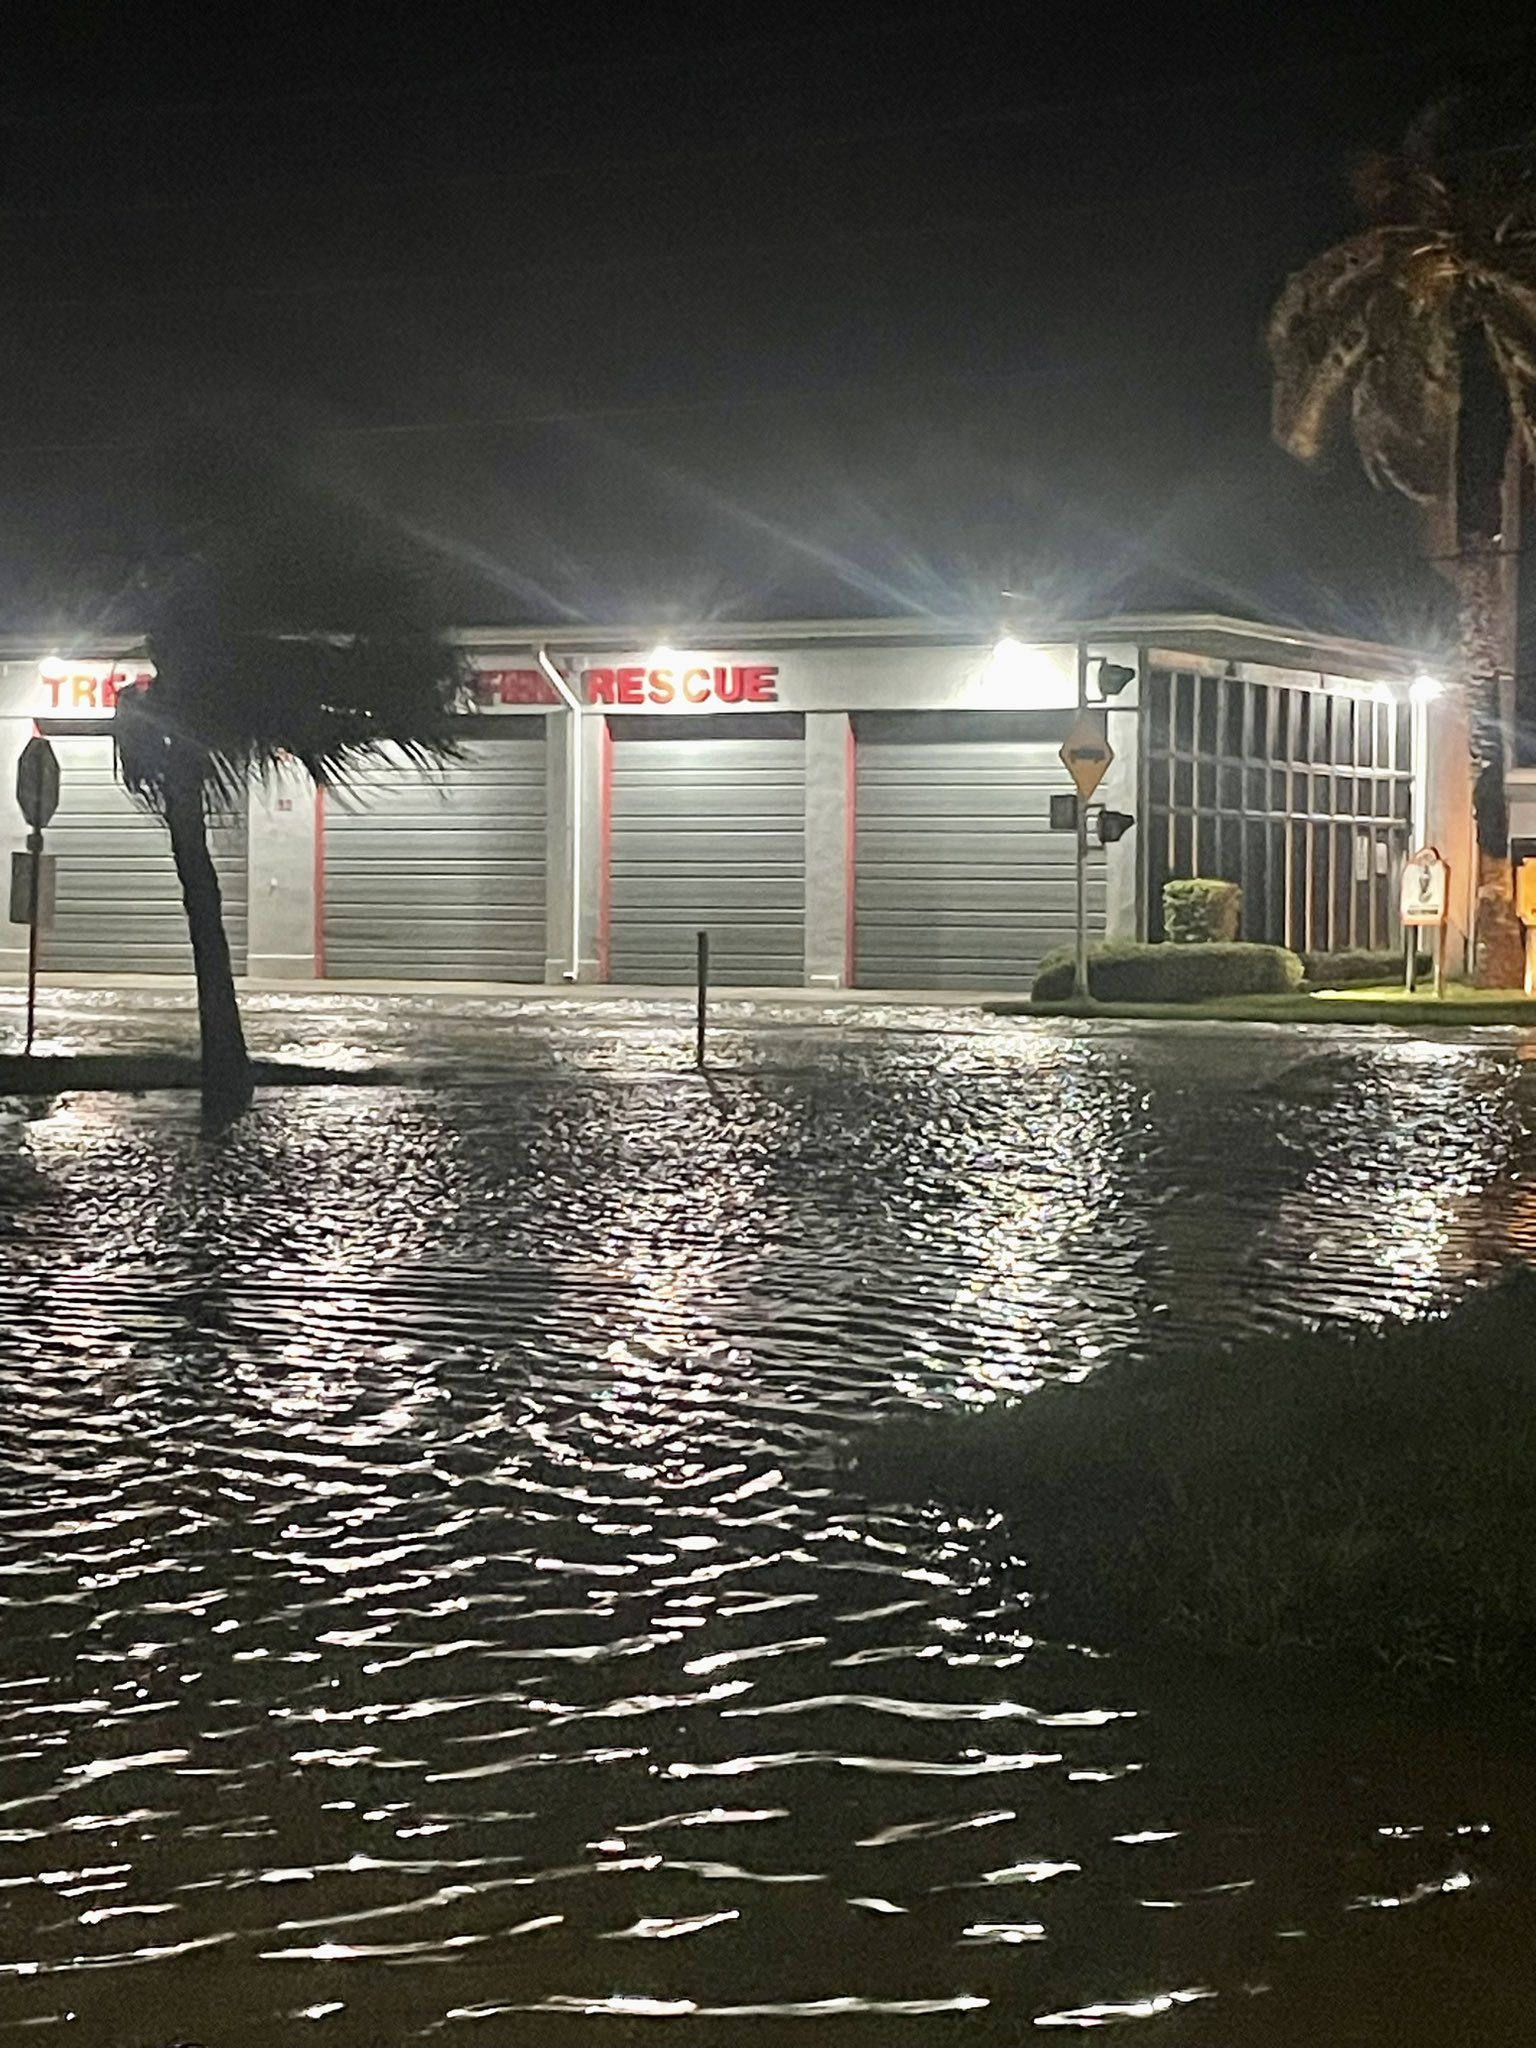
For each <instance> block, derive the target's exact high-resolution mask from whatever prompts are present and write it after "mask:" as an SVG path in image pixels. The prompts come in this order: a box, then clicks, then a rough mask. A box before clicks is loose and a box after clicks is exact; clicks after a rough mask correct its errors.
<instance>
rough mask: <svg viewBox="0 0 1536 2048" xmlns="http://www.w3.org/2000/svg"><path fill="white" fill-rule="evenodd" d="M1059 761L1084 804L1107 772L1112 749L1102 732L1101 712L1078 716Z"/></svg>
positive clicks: (1102, 715) (1065, 741)
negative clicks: (1074, 784) (1075, 786)
mask: <svg viewBox="0 0 1536 2048" xmlns="http://www.w3.org/2000/svg"><path fill="white" fill-rule="evenodd" d="M1061 758H1062V762H1063V765H1064V766H1065V768H1066V771H1067V773H1068V774H1069V775H1070V776H1071V778H1072V780H1073V781H1074V782H1075V783H1076V784H1077V793H1078V796H1079V797H1080V798H1081V800H1082V801H1083V802H1084V803H1087V801H1088V799H1089V797H1091V796H1092V795H1093V792H1094V791H1095V790H1096V789H1097V788H1098V786H1099V784H1100V783H1101V782H1102V781H1103V780H1104V777H1105V776H1106V775H1107V774H1108V773H1109V764H1110V762H1111V761H1113V760H1114V758H1115V750H1114V748H1113V747H1112V746H1111V745H1110V744H1109V736H1108V734H1107V733H1106V732H1105V730H1104V714H1103V712H1102V711H1099V712H1093V711H1084V712H1081V713H1079V715H1078V720H1077V723H1076V724H1075V725H1074V726H1073V728H1072V730H1071V731H1070V732H1069V733H1068V734H1067V736H1066V738H1065V739H1064V740H1063V741H1062V743H1061Z"/></svg>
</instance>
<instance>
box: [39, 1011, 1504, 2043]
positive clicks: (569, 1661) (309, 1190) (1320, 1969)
mask: <svg viewBox="0 0 1536 2048" xmlns="http://www.w3.org/2000/svg"><path fill="white" fill-rule="evenodd" d="M557 1036H558V1035H557ZM721 1058H722V1067H721V1070H720V1071H719V1073H718V1074H717V1076H716V1077H715V1078H714V1079H713V1080H712V1081H710V1082H705V1081H702V1080H700V1079H699V1078H698V1077H696V1076H695V1075H693V1074H691V1073H688V1072H686V1071H684V1070H683V1069H682V1068H681V1067H680V1065H679V1063H678V1060H677V1056H676V1045H675V1042H672V1041H669V1042H668V1043H666V1044H653V1043H650V1042H649V1041H646V1040H644V1038H643V1037H636V1036H634V1035H631V1037H630V1038H629V1039H627V1040H625V1039H624V1038H623V1035H622V1034H619V1036H618V1037H616V1036H615V1034H614V1032H613V1031H612V1030H611V1028H609V1027H608V1026H607V1025H605V1026H604V1027H603V1029H602V1030H601V1031H599V1032H598V1033H597V1034H596V1035H595V1036H584V1035H583V1032H582V1030H581V1028H580V1026H579V1025H577V1024H572V1025H571V1027H570V1030H569V1033H568V1037H567V1039H566V1041H565V1042H564V1043H563V1044H561V1043H559V1042H555V1043H553V1044H552V1045H551V1046H549V1047H546V1048H545V1049H544V1051H543V1052H541V1055H540V1058H539V1059H538V1061H537V1062H532V1063H530V1064H529V1066H528V1067H527V1069H526V1070H525V1071H515V1070H511V1069H509V1070H508V1072H507V1073H506V1074H504V1075H503V1076H501V1077H500V1078H499V1079H496V1080H490V1079H486V1080H484V1081H477V1082H476V1083H475V1084H474V1085H471V1086H467V1087H463V1088H458V1089H428V1088H423V1089H415V1090H408V1089H388V1090H356V1091H340V1090H334V1091H333V1090H326V1091H318V1092H314V1093H298V1092H290V1093H284V1094H281V1095H271V1096H267V1097H264V1098H263V1099H262V1100H261V1101H260V1103H259V1105H258V1107H257V1110H256V1111H255V1113H254V1114H253V1115H252V1117H251V1118H250V1119H249V1120H248V1121H247V1123H246V1124H245V1125H244V1126H243V1127H242V1128H241V1129H240V1130H239V1131H238V1132H237V1133H236V1134H235V1135H234V1136H233V1137H232V1138H230V1139H228V1140H226V1141H223V1142H221V1143H213V1144H208V1143H205V1142H204V1141H202V1140H201V1139H200V1137H199V1135H198V1131H197V1125H196V1119H195V1111H194V1109H193V1107H192V1105H191V1104H190V1103H188V1102H187V1101H185V1100H182V1099H173V1098H166V1097H162V1098H152V1099H146V1100H144V1101H141V1102H132V1101H127V1100H124V1099H118V1098H108V1097H98V1098H84V1097H76V1098H72V1099H67V1100H64V1101H61V1102H59V1103H57V1104H54V1105H52V1106H50V1107H49V1109H48V1110H47V1111H46V1112H45V1113H43V1114H40V1115H37V1116H34V1117H30V1118H23V1117H21V1116H20V1115H19V1114H16V1115H11V1116H9V1117H8V1118H7V1115H6V1112H4V1110H3V1109H0V1270H3V1273H4V1287H5V1294H4V1301H5V1332H4V1342H3V1358H0V1470H3V1473H4V1477H5V1486H4V1489H3V1491H0V2038H5V2039H10V2038H12V2037H14V2038H15V2039H16V2040H18V2041H21V2040H23V2039H31V2038H38V2039H42V2040H52V2039H59V2040H61V2041H82V2042H87V2043H92V2044H94V2043H98V2042H101V2043H107V2042H113V2043H116V2042H122V2043H129V2042H132V2043H137V2044H148V2043H154V2042H169V2041H173V2040H177V2041H181V2040H185V2041H199V2042H203V2043H206V2044H207V2048H224V2044H230V2048H256V2044H268V2043H288V2042H290V2041H302V2040H308V2039H314V2040H315V2041H317V2042H319V2043H335V2044H339V2048H363V2044H392V2043H395V2042H402V2043H404V2042H418V2041H419V2042H429V2043H432V2044H434V2048H436V2044H441V2048H458V2044H468V2043H485V2044H498V2048H499V2044H504V2043H514V2042H515V2043H519V2044H522V2043H527V2044H533V2048H544V2044H564V2043H577V2042H581V2043H586V2042H589V2041H591V2042H595V2043H599V2044H600V2043H602V2042H604V2041H612V2042H614V2043H616V2044H624V2043H629V2042H631V2041H639V2040H646V2041H657V2042H660V2043H663V2044H675V2048H715V2044H725V2043H736V2042H751V2043H755V2042H759V2041H760V2042H762V2043H764V2044H775V2048H778V2044H783V2048H807V2044H812V2043H814V2044H820V2043H823V2042H825V2043H828V2044H834V2043H844V2042H847V2043H850V2044H855V2048H874V2044H876V2043H879V2044H882V2048H883V2044H887V2043H893V2044H902V2043H914V2044H915V2043H918V2042H921V2043H923V2044H925V2048H927V2044H930V2043H935V2044H942V2043H944V2042H946V2041H955V2042H957V2043H972V2042H974V2043H978V2044H991V2043H994V2042H996V2043H1016V2042H1019V2041H1022V2040H1026V2039H1034V2038H1036V2037H1037V2036H1038V2037H1039V2038H1041V2039H1051V2038H1072V2037H1073V2036H1075V2035H1078V2034H1084V2033H1097V2032H1098V2031H1099V2030H1101V2029H1104V2028H1109V2027H1118V2028H1120V2029H1123V2030H1127V2031H1128V2033H1129V2036H1130V2038H1132V2039H1135V2040H1141V2039H1145V2040H1147V2041H1148V2042H1149V2043H1182V2042H1185V2041H1191V2042H1209V2043H1212V2044H1222V2048H1227V2044H1235V2048H1248V2044H1276V2048H1278V2044H1282V2043H1286V2044H1289V2043H1294V2042H1297V2041H1301V2040H1307V2039H1311V2040H1317V2041H1320V2042H1323V2041H1326V2042H1328V2043H1330V2044H1332V2043H1339V2044H1344V2043H1370V2044H1387V2043H1394V2044H1395V2043H1406V2044H1412V2048H1431V2044H1434V2048H1445V2044H1454V2043H1461V2042H1466V2043H1469V2044H1470V2043H1474V2042H1475V2043H1477V2044H1480V2048H1502V2044H1505V2043H1510V2044H1514V2043H1523V2042H1526V2041H1528V2040H1529V2039H1530V2038H1531V2035H1532V2032H1533V2023H1532V2020H1531V2018H1530V2015H1531V2012H1532V2001H1533V1996H1536V1958H1533V1954H1532V1950H1531V1944H1530V1941H1529V1927H1530V1924H1531V1917H1532V1912H1533V1909H1536V1837H1533V1834H1532V1826H1533V1823H1536V1767H1533V1765H1532V1763H1531V1762H1530V1761H1529V1760H1528V1758H1527V1753H1526V1751H1527V1744H1526V1741H1525V1737H1524V1733H1523V1731H1520V1730H1518V1729H1515V1730H1511V1731H1505V1732H1500V1730H1499V1729H1498V1728H1497V1726H1496V1725H1495V1724H1493V1723H1492V1722H1491V1721H1489V1720H1488V1719H1487V1717H1486V1716H1485V1715H1484V1714H1482V1713H1479V1712H1471V1711H1469V1712H1467V1713H1466V1714H1465V1715H1463V1714H1461V1713H1459V1712H1453V1711H1452V1710H1450V1709H1449V1708H1446V1709H1437V1710H1436V1714H1435V1716H1434V1717H1431V1716H1430V1715H1428V1714H1427V1713H1424V1712H1420V1711H1410V1710H1407V1709H1405V1710H1403V1711H1402V1712H1401V1713H1390V1714H1389V1713H1388V1712H1386V1711H1385V1710H1384V1709H1381V1708H1377V1707H1372V1706H1369V1705H1368V1704H1366V1703H1363V1702H1362V1703H1360V1704H1359V1706H1358V1707H1356V1708H1354V1709H1348V1708H1346V1709H1338V1708H1332V1707H1329V1708H1325V1707H1324V1706H1323V1705H1322V1704H1321V1703H1320V1702H1319V1701H1317V1700H1316V1699H1315V1698H1308V1699H1305V1700H1301V1699H1294V1698H1290V1697H1288V1696H1286V1694H1285V1693H1284V1692H1277V1693H1276V1694H1275V1695H1274V1696H1273V1697H1270V1698H1264V1697H1256V1696H1255V1695H1254V1694H1253V1692H1252V1690H1251V1689H1250V1690H1248V1692H1247V1693H1246V1695H1245V1696H1244V1697H1243V1698H1242V1699H1241V1700H1236V1699H1234V1697H1233V1696H1232V1693H1231V1690H1230V1686H1229V1683H1228V1682H1227V1681H1225V1680H1218V1679H1216V1678H1214V1677H1213V1676H1212V1675H1211V1674H1210V1673H1208V1672H1206V1673H1202V1672H1201V1671H1199V1670H1191V1671H1189V1672H1187V1673H1185V1674H1179V1673H1177V1672H1174V1673H1172V1674H1170V1672H1169V1671H1168V1670H1167V1669H1163V1668H1159V1669H1157V1670H1156V1671H1155V1672H1153V1671H1148V1670H1145V1669H1142V1668H1139V1667H1138V1666H1137V1665H1135V1664H1133V1663H1128V1662H1126V1661H1124V1660H1122V1659H1119V1658H1117V1657H1115V1656H1113V1655H1110V1654H1107V1653H1106V1652H1105V1650H1104V1649H1103V1647H1102V1646H1097V1645H1092V1644H1087V1645H1082V1644H1078V1645H1073V1644H1068V1643H1062V1642H1056V1641H1051V1640H1048V1639H1041V1638H1037V1635H1036V1633H1035V1629H1034V1627H1033V1625H1032V1617H1031V1610H1030V1604H1029V1574H1028V1566H1027V1561H1019V1560H1009V1558H1008V1552H1007V1543H1006V1538H1005V1535H1004V1533H1003V1532H1001V1531H999V1530H998V1529H995V1528H987V1527H984V1526H981V1525H979V1524H977V1523H974V1522H972V1521H969V1520H967V1519H965V1518H964V1517H961V1516H959V1515H956V1514H953V1513H945V1512H944V1511H943V1510H942V1509H940V1508H936V1507H932V1506H928V1505H925V1504H922V1503H915V1504H900V1503H898V1504H891V1503H884V1502H871V1501H869V1500H866V1499H864V1498H861V1496H860V1494H859V1492H858V1490H857V1486H856V1484H855V1483H854V1482H852V1481H850V1480H849V1479H848V1477H847V1476H846V1474H845V1468H844V1467H843V1465H842V1463H841V1456H842V1453H843V1451H844V1449H845V1447H846V1446H847V1445H848V1444H849V1443H850V1442H851V1441H855V1440H856V1439H857V1437H858V1435H859V1433H860V1432H862V1431H864V1430H866V1429H868V1428H870V1427H873V1426H877V1425H878V1423H879V1420H880V1418H881V1416H882V1415H884V1414H889V1413H891V1412H893V1411H898V1410H902V1409H904V1408H907V1407H909V1406H910V1405H911V1404H913V1403H927V1404H929V1405H932V1406H935V1407H943V1406H946V1405H950V1404H955V1403H971V1404H977V1403H983V1404H984V1403H987V1402H990V1401H993V1400H996V1399H997V1398H999V1397H1001V1396H1006V1395H1007V1394H1009V1393H1011V1392H1015V1391H1018V1390H1022V1389H1025V1388H1027V1387H1028V1386H1029V1385H1030V1384H1032V1383H1033V1382H1034V1381H1036V1380H1037V1379H1038V1378H1039V1376H1041V1375H1043V1374H1063V1373H1065V1374H1072V1375H1082V1374H1084V1373H1087V1372H1091V1371H1092V1370H1093V1369H1094V1367H1095V1365H1096V1364H1097V1363H1098V1362H1099V1361H1100V1360H1102V1359H1104V1358H1106V1357H1109V1356H1111V1355H1115V1354H1117V1353H1120V1352H1124V1351H1127V1350H1129V1351H1131V1352H1134V1353H1136V1354H1138V1355H1142V1356H1144V1357H1145V1358H1146V1360H1147V1365H1148V1370H1155V1369H1156V1361H1157V1358H1158V1357H1159V1355H1166V1354H1167V1352H1168V1351H1169V1350H1170V1349H1172V1348H1175V1347H1177V1346H1179V1345H1181V1344H1184V1343H1187V1342H1189V1341H1192V1340H1201V1341H1207V1340H1213V1339H1219V1340H1225V1339H1230V1338H1240V1337H1241V1335H1242V1333H1243V1332H1244V1331H1246V1330H1249V1329H1253V1328H1256V1327H1260V1326H1273V1325H1275V1324H1277V1323H1284V1322H1300V1321H1304V1320H1309V1319H1338V1318H1360V1317H1378V1316H1381V1315H1384V1314H1389V1315H1411V1314H1416V1313H1424V1312H1429V1311H1432V1310H1434V1309H1435V1308H1437V1307H1439V1306H1441V1305H1443V1304H1444V1303H1445V1302H1447V1301H1448V1300H1450V1299H1453V1298H1454V1296H1455V1295H1456V1294H1457V1293H1458V1292H1459V1291H1460V1290H1461V1289H1462V1288H1464V1287H1465V1286H1466V1285H1467V1284H1468V1283H1469V1282H1471V1281H1474V1280H1477V1279H1479V1278H1483V1277H1486V1276H1487V1275H1489V1274H1491V1273H1492V1272H1494V1271H1495V1270H1497V1268H1498V1267H1499V1265H1500V1264H1501V1263H1503V1262H1504V1261H1506V1260H1508V1259H1509V1258H1511V1257H1518V1256H1521V1255H1523V1254H1526V1253H1528V1252H1529V1251H1530V1248H1531V1245H1532V1243H1533V1240H1536V1201H1533V1196H1532V1193H1531V1187H1530V1181H1529V1174H1530V1172H1531V1170H1532V1168H1533V1166H1536V1142H1533V1137H1532V1129H1531V1126H1532V1114H1533V1103H1536V1096H1533V1081H1536V1070H1533V1069H1528V1068H1527V1067H1526V1066H1525V1064H1524V1061H1523V1058H1522V1055H1521V1053H1520V1050H1519V1048H1518V1047H1516V1046H1514V1045H1512V1044H1508V1043H1493V1044H1483V1045H1478V1046H1474V1045H1470V1044H1445V1045H1436V1046H1425V1045H1423V1044H1416V1043H1414V1042H1412V1041H1406V1040H1393V1039H1387V1038H1381V1039H1348V1038H1344V1037H1340V1038H1337V1039H1328V1038H1319V1039H1317V1040H1315V1041H1311V1042H1309V1043H1308V1044H1307V1046H1306V1049H1302V1042H1301V1041H1299V1040H1298V1039H1295V1038H1291V1039H1286V1038H1279V1037H1272V1036H1270V1035H1268V1034H1265V1033H1261V1032H1252V1033H1248V1032H1241V1031H1227V1032H1213V1033H1209V1034H1183V1035H1178V1034H1166V1035H1158V1034H1136V1033H1113V1032H1100V1033H1075V1032H1073V1031H1071V1030H1069V1029H1066V1028H1059V1029H1055V1028H1044V1029H1042V1028H1040V1027H1034V1028H1028V1027H1012V1026H1005V1025H1001V1024H1000V1025H998V1026H996V1027H990V1028H983V1029H980V1030H975V1029H968V1030H955V1031H953V1032H951V1033H950V1034H948V1035H943V1034H938V1033H920V1032H915V1031H901V1030H896V1031H890V1032H882V1031H875V1030H857V1029H849V1030H845V1031H841V1032H836V1033H833V1032H828V1033H826V1034H824V1035H822V1036H821V1037H818V1036H817V1035H816V1034H815V1033H812V1032H805V1033H803V1034H800V1035H797V1036H785V1035H783V1034H781V1035H779V1036H778V1037H772V1036H771V1035H770V1036H766V1037H761V1038H752V1037H749V1036H745V1035H744V1036H741V1037H739V1038H736V1039H729V1040H727V1041H726V1042H725V1043H724V1044H723V1045H722V1047H721ZM1236 1369H1239V1370H1240V1369H1241V1368H1240V1360H1239V1364H1238V1366H1237V1367H1236Z"/></svg>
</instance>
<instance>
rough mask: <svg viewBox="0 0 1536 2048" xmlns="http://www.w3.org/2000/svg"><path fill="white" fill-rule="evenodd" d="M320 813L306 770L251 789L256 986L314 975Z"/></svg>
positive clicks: (251, 964) (251, 973) (252, 969)
mask: <svg viewBox="0 0 1536 2048" xmlns="http://www.w3.org/2000/svg"><path fill="white" fill-rule="evenodd" d="M317 809H318V806H317V804H316V801H315V789H314V784H313V783H312V782H311V781H310V779H309V777H308V776H307V775H306V774H305V773H304V771H303V770H302V769H301V768H297V767H289V768H283V769H280V770H279V771H277V772H276V773H275V774H274V775H272V776H271V777H270V778H269V779H268V780H267V781H266V782H265V783H258V784H256V785H255V786H254V787H253V788H252V790H251V804H250V828H249V839H248V842H247V858H248V860H249V863H250V877H249V879H250V940H249V947H248V964H247V969H246V973H247V977H248V979H249V980H251V981H252V982H263V981H312V980H313V979H314V977H315V918H316V910H317V905H316V899H315V869H316V860H315V855H316V837H317V817H316V813H317Z"/></svg>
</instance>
